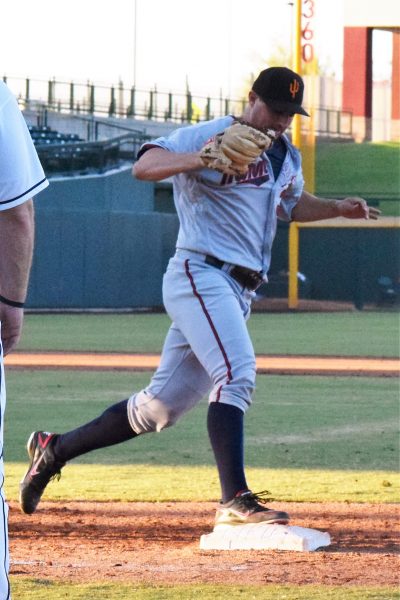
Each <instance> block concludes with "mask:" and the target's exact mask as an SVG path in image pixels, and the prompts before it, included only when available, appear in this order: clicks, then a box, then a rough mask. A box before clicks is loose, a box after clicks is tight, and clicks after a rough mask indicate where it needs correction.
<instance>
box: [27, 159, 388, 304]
mask: <svg viewBox="0 0 400 600" xmlns="http://www.w3.org/2000/svg"><path fill="white" fill-rule="evenodd" d="M35 208H36V246H35V253H34V262H33V267H32V274H31V280H30V287H29V294H28V301H27V307H28V308H42V309H61V308H67V309H86V308H119V309H120V308H141V307H159V306H161V305H162V297H161V286H162V275H163V272H164V270H165V268H166V265H167V263H168V260H169V258H170V256H172V254H173V252H174V246H175V240H176V236H177V232H178V219H177V216H176V214H175V211H174V208H173V202H172V194H171V186H170V185H169V184H165V183H162V184H153V183H148V182H140V181H137V180H135V179H133V178H132V176H131V172H130V168H129V169H122V170H119V171H113V172H109V173H107V174H105V175H95V176H85V177H74V178H58V179H52V180H51V185H50V186H49V187H48V188H47V189H46V190H44V191H43V192H41V193H40V194H39V196H38V197H37V198H36V200H35ZM299 256H300V262H299V271H300V272H301V273H302V274H304V275H305V276H306V282H305V284H302V285H300V297H309V298H312V299H316V300H338V301H350V302H354V303H355V304H356V305H357V306H360V305H362V304H363V303H366V302H368V303H370V302H377V301H378V299H379V287H378V283H377V280H378V278H379V277H380V276H387V277H391V278H392V279H393V280H395V281H400V264H399V256H400V230H399V228H397V229H394V228H393V229H374V228H372V229H371V228H368V229H353V228H351V229H337V228H334V229H329V228H328V229H304V230H302V232H301V239H300V255H299ZM287 271H288V225H287V224H285V223H280V225H279V227H278V233H277V237H276V241H275V246H274V252H273V259H272V264H271V271H270V280H271V281H270V284H269V285H267V286H263V287H262V289H261V290H260V292H261V293H262V294H265V295H267V296H269V297H285V296H286V297H287V294H288V286H287Z"/></svg>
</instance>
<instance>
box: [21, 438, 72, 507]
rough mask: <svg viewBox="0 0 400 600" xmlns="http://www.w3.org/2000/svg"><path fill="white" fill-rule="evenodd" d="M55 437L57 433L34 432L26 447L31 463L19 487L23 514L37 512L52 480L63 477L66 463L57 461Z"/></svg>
mask: <svg viewBox="0 0 400 600" xmlns="http://www.w3.org/2000/svg"><path fill="white" fill-rule="evenodd" d="M55 436H56V434H55V433H48V432H47V431H34V432H33V433H31V435H30V438H29V440H28V443H27V445H26V448H27V450H28V454H29V458H30V460H31V462H30V464H29V468H28V471H27V472H26V474H25V476H24V477H23V479H22V481H21V483H20V485H19V490H20V492H19V501H20V505H21V510H22V512H24V513H26V514H28V515H31V514H32V513H34V512H35V510H36V507H37V505H38V504H39V501H40V498H41V497H42V494H43V492H44V490H45V487H46V485H47V484H48V483H49V481H50V479H53V478H54V477H57V476H58V479H59V478H60V477H61V469H62V467H63V466H64V465H65V463H62V462H60V461H57V460H56V458H55V456H54V452H53V449H52V445H53V441H54V438H55Z"/></svg>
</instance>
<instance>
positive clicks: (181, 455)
mask: <svg viewBox="0 0 400 600" xmlns="http://www.w3.org/2000/svg"><path fill="white" fill-rule="evenodd" d="M148 378H149V374H146V373H126V372H123V373H118V372H85V371H46V370H43V371H9V373H8V407H7V413H6V414H7V416H6V424H5V431H6V433H5V448H6V456H5V458H6V473H7V477H6V482H7V483H6V490H7V494H9V497H10V498H16V495H17V486H18V481H19V480H20V478H21V476H22V474H23V472H24V470H25V469H26V451H25V443H26V439H27V438H28V436H29V433H30V432H31V431H32V430H35V429H46V430H49V431H67V430H69V429H71V428H74V427H76V426H77V425H80V424H82V423H84V422H86V421H88V420H91V419H93V418H94V417H96V416H97V415H98V414H99V413H100V412H102V411H103V410H104V408H106V407H107V406H109V405H110V404H112V403H113V402H116V401H118V400H120V399H122V398H124V397H127V396H128V395H129V393H130V392H131V391H133V390H135V389H140V388H141V387H143V386H144V385H145V384H146V383H147V381H148ZM206 410H207V403H206V401H205V400H204V401H203V402H201V403H200V404H199V406H197V407H196V408H195V409H194V410H192V411H190V413H188V414H187V415H186V416H185V417H184V418H183V419H182V420H181V421H179V422H178V423H177V425H175V426H174V427H172V428H170V429H167V430H165V431H163V432H161V433H160V434H148V435H143V436H140V437H139V438H137V439H135V440H132V441H130V442H127V443H125V444H121V445H118V446H113V447H111V448H108V449H102V450H98V451H95V452H92V453H89V454H86V455H84V456H82V457H80V458H79V459H77V460H76V461H74V462H73V463H72V464H71V465H69V466H68V476H67V475H66V476H65V477H63V478H62V479H61V482H60V483H59V484H57V485H54V486H50V488H51V494H55V495H58V496H56V497H60V495H61V497H66V495H68V497H69V498H71V499H72V498H88V499H89V498H91V499H107V498H111V497H113V498H114V499H127V498H129V499H131V500H140V499H142V500H144V499H146V500H155V499H164V500H168V499H177V500H179V499H181V500H182V499H186V500H190V499H197V500H198V499H216V498H217V497H218V494H219V489H218V481H217V475H216V469H215V467H214V460H213V456H212V452H211V449H210V445H209V441H208V438H207V432H206ZM397 431H398V382H397V381H396V380H395V379H393V378H353V377H300V376H291V377H279V376H271V377H268V376H265V375H260V376H259V377H258V387H257V391H256V394H255V398H254V404H253V407H252V408H251V409H250V411H249V413H248V415H247V417H246V464H247V467H248V476H249V481H250V482H251V485H252V487H253V488H254V489H256V488H257V489H265V487H267V489H270V491H271V492H272V493H273V495H274V496H275V497H276V498H279V499H280V500H293V501H296V500H299V501H300V500H310V501H312V500H315V501H317V500H319V501H321V500H351V501H357V500H358V501H362V502H367V501H373V502H385V501H387V502H392V501H395V500H396V499H398V497H399V489H398V481H397V477H396V471H397V470H398V437H397ZM110 468H112V472H113V477H112V480H113V481H114V485H113V487H112V489H111V488H109V487H108V484H107V487H104V486H103V484H102V482H104V481H110V477H109V476H108V474H109V473H110ZM194 481H195V482H196V485H195V486H194V485H193V482H194ZM171 482H172V483H171ZM171 495H172V496H173V498H172V496H171Z"/></svg>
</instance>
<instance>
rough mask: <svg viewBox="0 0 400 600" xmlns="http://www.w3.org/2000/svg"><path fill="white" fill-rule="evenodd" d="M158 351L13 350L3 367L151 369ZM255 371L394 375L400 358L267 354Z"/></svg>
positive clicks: (399, 369)
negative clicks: (144, 352) (119, 352)
mask: <svg viewBox="0 0 400 600" xmlns="http://www.w3.org/2000/svg"><path fill="white" fill-rule="evenodd" d="M159 362H160V356H159V355H158V354H118V353H113V354H107V353H101V352H96V353H94V352H93V353H88V352H85V353H84V352H72V353H71V352H70V353H67V352H15V353H13V354H11V355H9V356H7V357H6V360H5V364H6V366H7V367H20V368H25V369H26V368H42V369H44V368H53V369H54V368H56V369H60V368H61V369H76V368H78V369H101V370H105V369H115V370H154V369H156V368H157V367H158V364H159ZM256 364H257V371H258V372H259V373H270V374H314V375H366V376H387V377H396V376H398V375H399V372H400V361H399V360H397V359H391V358H362V357H357V358H353V357H352V358H345V357H335V356H326V357H321V356H267V355H259V356H257V358H256Z"/></svg>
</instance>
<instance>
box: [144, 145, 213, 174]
mask: <svg viewBox="0 0 400 600" xmlns="http://www.w3.org/2000/svg"><path fill="white" fill-rule="evenodd" d="M203 167H204V164H203V162H202V160H201V158H200V156H199V154H198V153H196V152H195V153H182V154H179V153H176V152H169V150H164V149H163V148H151V149H150V150H147V152H145V153H144V154H143V156H141V158H140V159H139V160H138V161H137V162H136V163H135V164H134V165H133V168H132V172H133V175H134V176H135V177H136V178H137V179H141V180H144V181H160V180H161V179H167V178H168V177H172V176H173V175H177V174H178V173H184V172H186V171H194V170H196V169H201V168H203Z"/></svg>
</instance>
